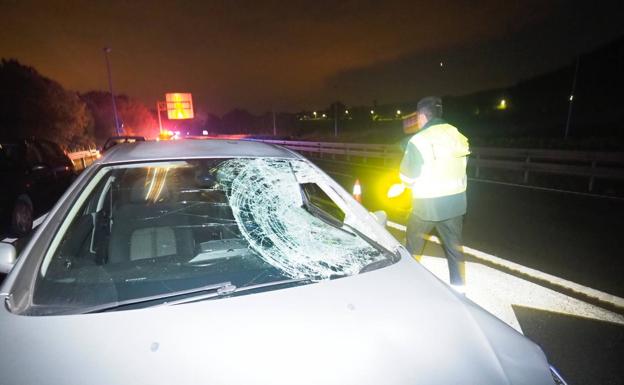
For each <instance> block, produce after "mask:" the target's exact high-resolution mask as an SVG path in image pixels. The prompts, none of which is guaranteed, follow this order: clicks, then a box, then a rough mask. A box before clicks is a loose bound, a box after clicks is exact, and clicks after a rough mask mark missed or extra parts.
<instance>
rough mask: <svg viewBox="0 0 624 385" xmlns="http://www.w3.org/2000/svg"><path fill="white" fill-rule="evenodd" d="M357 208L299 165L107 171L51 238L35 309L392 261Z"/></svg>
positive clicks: (203, 164)
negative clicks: (53, 237) (52, 238)
mask: <svg viewBox="0 0 624 385" xmlns="http://www.w3.org/2000/svg"><path fill="white" fill-rule="evenodd" d="M355 206H357V205H354V203H353V202H350V201H349V199H345V197H344V196H343V195H341V194H340V193H339V192H338V191H337V189H336V188H335V185H334V184H333V183H332V181H331V180H330V179H329V178H328V177H327V176H325V175H324V174H322V173H320V172H319V171H317V170H316V169H315V168H314V167H313V166H311V165H310V164H309V163H307V162H305V161H303V160H293V159H274V158H235V159H201V160H188V161H175V162H159V163H142V164H131V165H121V166H111V167H105V168H103V169H102V170H100V171H99V172H98V173H97V174H96V176H95V177H94V178H93V179H92V180H91V182H90V183H89V184H88V186H87V187H86V189H85V191H84V192H83V194H82V195H81V196H80V197H79V198H78V200H77V202H76V204H75V206H74V208H73V209H72V210H71V211H70V213H69V215H68V217H67V219H66V221H65V223H64V224H63V225H62V226H61V228H60V230H59V232H58V234H57V236H56V237H55V239H54V240H53V242H52V245H51V247H50V249H49V251H48V254H47V255H46V256H45V258H44V260H43V263H42V266H41V270H40V274H39V276H38V277H37V282H36V285H35V291H34V294H33V303H34V305H33V309H36V308H41V309H46V311H47V312H52V313H53V310H50V309H53V308H59V309H67V308H78V307H84V306H97V305H100V304H105V303H109V302H114V301H117V302H123V301H126V302H133V301H134V299H137V298H143V297H145V298H152V297H154V298H155V297H157V296H159V295H163V294H165V295H166V294H167V293H175V292H178V291H180V292H183V293H187V292H191V291H193V290H192V289H194V288H198V287H204V286H206V285H218V284H220V283H224V282H225V283H228V284H231V285H233V286H232V287H236V288H244V287H250V286H252V285H264V286H263V287H266V288H268V287H271V286H270V285H265V284H268V283H271V282H284V280H289V279H292V280H297V282H314V281H320V280H327V279H333V278H339V277H344V276H349V275H354V274H358V273H360V272H363V271H368V270H370V267H371V266H375V267H377V266H378V268H380V267H383V266H386V265H389V264H392V263H393V262H395V261H396V259H397V257H396V256H395V255H394V253H393V250H391V248H392V247H393V245H392V244H391V243H389V242H387V239H386V238H384V236H383V235H381V236H380V235H377V234H376V232H375V230H374V228H375V226H374V225H375V224H374V223H372V221H373V219H372V217H371V216H369V215H361V213H358V212H357V209H360V210H361V207H355ZM386 262H387V263H386ZM304 279H305V281H304Z"/></svg>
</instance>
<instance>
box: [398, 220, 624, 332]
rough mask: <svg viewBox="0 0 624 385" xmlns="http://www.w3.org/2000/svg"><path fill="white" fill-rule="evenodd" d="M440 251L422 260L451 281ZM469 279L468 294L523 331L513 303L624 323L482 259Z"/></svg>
mask: <svg viewBox="0 0 624 385" xmlns="http://www.w3.org/2000/svg"><path fill="white" fill-rule="evenodd" d="M388 226H389V227H392V228H395V229H398V230H401V231H405V226H403V225H400V224H398V223H394V222H388ZM428 240H430V241H432V242H434V243H437V244H439V243H440V242H439V240H438V239H437V238H436V237H429V239H428ZM464 251H465V252H466V253H467V254H470V255H472V256H474V257H476V258H477V259H481V260H486V261H488V262H492V263H495V264H497V265H501V266H504V267H506V268H509V269H512V270H515V271H519V272H521V273H523V274H526V275H528V276H531V277H535V278H539V279H545V280H547V281H548V282H553V283H555V284H557V285H559V286H562V287H566V288H570V289H571V290H574V291H577V292H581V293H583V294H586V295H590V296H591V297H597V295H596V294H600V295H601V296H600V297H601V298H600V299H602V298H605V299H608V300H610V301H609V302H610V303H616V304H619V303H623V302H621V301H624V300H623V299H622V298H619V297H616V296H613V295H610V294H607V293H603V292H600V291H598V290H595V289H592V288H588V287H585V286H581V285H578V284H576V283H574V282H570V281H566V280H563V279H561V278H558V277H554V276H552V275H549V274H546V273H542V272H540V271H538V270H535V269H531V268H528V267H525V266H522V265H519V264H516V263H513V262H509V261H506V260H504V259H502V258H499V257H495V256H493V255H489V254H487V253H483V252H481V251H479V250H475V249H472V248H469V247H464ZM438 253H439V255H440V256H430V255H424V256H423V257H422V259H421V263H422V264H423V266H425V267H426V268H427V269H428V270H430V271H431V272H432V273H433V274H435V275H436V276H437V277H438V278H440V279H441V280H443V281H444V282H446V283H448V279H449V278H448V265H447V263H446V259H445V258H443V257H442V256H443V252H442V250H441V249H440V248H439V247H438V248H437V250H436V254H438ZM466 280H467V284H468V285H467V293H466V295H467V297H468V298H470V299H471V300H473V301H474V302H476V303H477V304H479V305H480V306H481V307H483V308H484V309H486V310H488V311H489V312H490V313H492V314H494V315H495V316H497V317H498V318H500V319H501V320H502V321H504V322H506V323H507V324H509V325H510V326H512V327H513V328H515V329H516V330H518V331H520V332H522V329H521V327H520V323H519V322H518V319H517V318H516V315H515V313H514V311H513V308H512V305H519V306H524V307H530V308H533V309H539V310H545V311H550V312H555V313H561V314H567V315H573V316H578V317H584V318H589V319H595V320H600V321H607V322H613V323H617V324H620V325H624V316H622V315H620V314H617V313H614V312H611V311H608V310H605V309H603V308H600V307H598V306H595V305H591V304H588V303H586V302H583V301H581V300H578V299H576V298H572V297H570V296H568V295H565V294H562V293H559V292H557V291H555V290H552V289H548V288H545V287H543V286H540V285H538V284H536V283H533V282H530V281H527V280H525V279H522V278H518V277H516V276H513V275H511V274H507V273H504V272H502V271H499V270H496V269H494V268H491V267H488V266H484V265H482V264H480V263H473V262H468V263H466ZM620 306H621V305H620Z"/></svg>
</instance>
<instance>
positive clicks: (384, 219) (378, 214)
mask: <svg viewBox="0 0 624 385" xmlns="http://www.w3.org/2000/svg"><path fill="white" fill-rule="evenodd" d="M371 215H372V216H373V218H375V221H376V222H377V223H379V224H380V225H382V226H383V227H386V224H387V223H388V214H386V212H385V211H383V210H379V211H375V212H372V213H371Z"/></svg>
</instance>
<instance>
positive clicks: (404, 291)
mask: <svg viewBox="0 0 624 385" xmlns="http://www.w3.org/2000/svg"><path fill="white" fill-rule="evenodd" d="M382 217H383V216H381V215H377V216H375V217H374V216H372V215H370V213H369V212H368V211H367V210H366V209H365V208H364V207H362V206H361V205H360V204H359V203H358V202H356V201H355V199H354V198H353V197H352V196H351V195H350V194H349V193H348V192H346V191H345V190H344V189H343V188H342V187H340V185H338V184H337V183H336V182H335V181H334V180H333V179H331V178H330V177H329V176H328V175H327V174H325V173H324V172H322V171H321V170H320V169H318V168H317V167H316V166H315V165H314V164H312V163H311V162H309V161H308V160H307V159H305V158H303V157H302V156H300V155H298V154H296V153H294V152H292V151H290V150H287V149H284V148H281V147H277V146H273V145H269V144H265V143H258V142H245V141H225V140H179V141H166V142H156V141H154V142H143V143H134V144H130V145H123V146H118V147H116V148H114V149H112V150H110V152H108V153H107V154H106V155H105V156H103V157H102V158H101V159H99V160H98V161H96V162H95V163H94V164H93V165H92V166H90V167H89V168H87V169H86V170H85V171H84V172H83V173H82V174H81V175H80V177H79V178H78V179H77V180H76V181H75V182H74V184H73V185H72V186H71V187H70V188H69V190H68V192H67V194H66V195H64V198H63V199H62V200H60V201H59V202H58V203H57V204H56V206H55V207H54V208H53V209H52V210H51V211H50V212H49V213H48V216H47V217H46V219H45V221H44V222H43V223H42V225H41V226H42V227H41V229H39V231H37V232H36V233H35V234H34V236H33V238H32V239H31V240H30V242H29V244H28V245H27V246H26V247H25V249H24V251H23V252H22V254H21V256H20V258H19V259H18V260H17V261H16V259H15V254H16V253H15V249H14V248H13V246H12V245H9V244H1V243H0V271H4V272H9V271H10V273H9V275H8V276H7V278H6V280H5V282H4V284H3V285H2V287H0V300H1V301H2V303H3V304H5V306H1V307H0V341H2V343H1V344H0V356H1V357H3V359H2V360H0V373H1V376H2V377H1V378H2V383H6V384H37V383H45V384H48V385H55V384H59V385H60V384H63V385H71V384H84V383H85V378H87V380H86V382H87V383H89V384H92V385H99V384H101V385H114V384H133V383H142V384H151V385H160V384H162V385H164V384H174V383H175V384H185V385H195V384H197V385H199V384H202V385H203V384H239V385H254V384H255V385H259V384H271V385H280V384H283V385H294V384H309V385H312V384H314V385H330V384H331V385H379V384H384V385H408V384H429V385H447V384H479V385H500V384H510V385H519V384H525V385H553V384H555V381H554V379H553V375H552V374H551V371H550V369H549V365H548V362H547V360H546V357H545V356H544V354H543V352H542V350H541V349H540V348H539V347H538V346H537V345H535V344H534V343H533V342H531V341H530V340H528V339H527V338H525V337H524V336H523V335H521V334H520V333H518V332H516V331H515V330H514V329H512V328H511V327H509V326H508V325H506V324H505V323H503V322H502V321H500V320H498V319H497V318H495V317H494V316H492V315H491V314H489V313H488V312H486V311H485V310H483V309H482V308H480V307H479V306H477V305H475V304H474V303H472V302H471V301H469V300H467V299H466V298H465V297H463V296H462V295H460V294H458V293H455V292H454V291H453V290H451V289H450V288H449V287H448V286H447V285H446V284H445V283H443V282H442V281H440V280H438V279H437V278H436V277H435V276H433V275H432V274H431V273H430V272H429V271H427V270H426V269H425V268H424V267H423V266H421V265H420V264H419V263H418V262H417V261H416V260H414V259H413V258H412V257H411V256H410V254H409V253H408V252H407V250H406V249H405V248H404V247H403V246H402V245H401V244H400V243H399V242H398V241H397V240H396V239H394V237H392V235H391V234H389V233H388V232H387V231H386V230H385V228H384V227H383V226H382V223H381V219H380V218H382ZM25 368H27V370H26V369H25Z"/></svg>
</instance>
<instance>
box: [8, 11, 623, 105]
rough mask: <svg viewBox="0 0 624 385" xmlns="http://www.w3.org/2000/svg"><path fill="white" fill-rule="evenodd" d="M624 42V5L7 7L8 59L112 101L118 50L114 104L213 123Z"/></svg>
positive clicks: (431, 84)
mask: <svg viewBox="0 0 624 385" xmlns="http://www.w3.org/2000/svg"><path fill="white" fill-rule="evenodd" d="M623 34H624V2H623V1H613V2H608V1H593V2H592V1H583V2H572V1H546V0H544V1H528V0H527V1H507V0H497V1H422V2H417V1H404V2H397V1H342V2H338V1H336V2H334V1H309V2H299V1H234V0H232V1H188V0H187V1H172V0H169V1H20V0H0V57H4V58H16V59H18V60H19V61H20V62H22V63H23V64H27V65H31V66H33V67H35V68H36V69H37V70H38V71H40V72H41V73H42V74H44V75H45V76H48V77H50V78H52V79H54V80H57V81H58V82H60V83H61V84H62V85H63V86H65V87H66V88H69V89H72V90H76V91H81V92H83V91H88V90H92V89H100V90H107V89H108V84H107V80H106V67H105V62H104V56H103V53H102V47H104V46H110V47H112V52H111V53H110V60H111V65H112V71H113V80H114V85H115V91H116V92H118V93H126V94H128V95H130V96H133V97H136V98H139V99H141V100H142V101H144V102H145V103H147V104H148V105H149V106H152V105H153V104H154V103H155V101H156V100H157V99H161V100H162V99H163V96H162V95H163V94H164V93H165V92H167V91H189V92H192V93H193V95H194V99H195V102H196V105H197V106H196V107H198V108H199V109H200V110H202V111H204V112H212V113H216V114H222V113H224V112H226V111H228V110H230V109H232V108H234V107H241V108H247V109H249V110H251V111H252V112H256V113H259V112H263V111H266V110H269V109H270V108H271V106H272V105H273V106H275V108H276V109H279V110H282V111H284V110H290V111H297V110H300V109H304V108H310V109H312V108H315V109H316V108H323V107H325V106H327V105H328V104H329V103H330V102H332V101H334V100H341V101H342V102H343V103H346V104H347V105H364V104H371V103H372V101H373V100H377V101H378V103H395V102H402V101H412V100H414V99H417V98H419V97H420V96H423V95H425V94H440V95H449V94H454V95H457V94H463V93H467V92H472V91H476V90H481V89H486V88H491V87H497V86H505V85H510V84H513V83H515V82H517V81H519V80H521V79H523V78H528V77H530V76H532V75H535V74H538V73H541V72H544V71H547V70H550V69H554V68H557V67H559V66H562V65H565V64H568V63H570V62H572V61H573V59H574V56H575V55H576V54H578V53H582V52H585V51H588V50H591V49H593V48H595V47H597V46H598V45H600V44H603V43H606V42H609V41H611V40H613V39H615V38H617V37H620V36H622V35H623ZM441 63H442V65H440V64H441Z"/></svg>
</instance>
